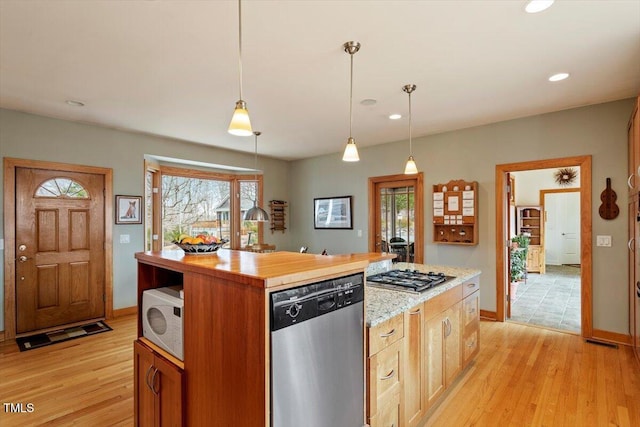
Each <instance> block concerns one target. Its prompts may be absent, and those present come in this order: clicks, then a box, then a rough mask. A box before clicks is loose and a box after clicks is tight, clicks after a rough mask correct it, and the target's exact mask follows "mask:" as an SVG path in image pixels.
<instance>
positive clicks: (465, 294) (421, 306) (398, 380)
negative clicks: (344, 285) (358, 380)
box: [366, 262, 480, 427]
mask: <svg viewBox="0 0 640 427" xmlns="http://www.w3.org/2000/svg"><path fill="white" fill-rule="evenodd" d="M378 264H380V266H379V267H378V266H376V265H372V266H371V267H370V268H369V269H368V270H369V271H368V272H369V273H371V274H374V273H377V272H378V271H380V270H384V268H390V267H391V266H390V265H388V264H387V263H386V262H380V263H378ZM392 268H394V269H398V270H417V271H420V272H425V273H426V272H431V271H433V272H438V273H444V274H445V275H447V276H452V277H454V279H451V280H449V281H447V282H445V283H443V284H441V285H437V286H435V287H434V288H431V289H428V290H426V291H423V292H421V293H410V292H403V291H396V290H388V289H381V288H378V287H374V286H373V285H371V284H370V285H368V286H367V295H366V301H367V304H366V322H367V335H368V341H367V342H368V346H367V367H368V375H369V376H368V383H367V389H368V405H367V420H368V422H369V424H370V425H371V426H372V427H377V426H388V425H396V426H408V427H413V426H418V425H421V424H422V423H423V422H424V420H425V419H426V418H428V416H429V415H430V413H431V412H432V411H433V409H434V408H436V407H437V405H438V404H439V403H440V402H441V401H442V400H443V398H444V396H445V393H446V391H447V390H448V389H449V388H450V386H451V385H452V384H453V383H454V382H455V381H456V380H457V379H458V378H460V376H461V375H462V374H463V373H464V369H465V368H466V367H467V366H469V364H470V363H471V361H472V360H473V358H474V357H475V356H476V354H477V353H478V350H479V343H480V334H479V321H480V318H479V311H480V310H479V296H480V291H479V285H480V282H479V279H480V271H479V270H475V269H466V268H459V267H450V266H439V265H422V264H411V263H396V264H393V267H392Z"/></svg>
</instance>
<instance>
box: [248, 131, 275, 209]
mask: <svg viewBox="0 0 640 427" xmlns="http://www.w3.org/2000/svg"><path fill="white" fill-rule="evenodd" d="M261 133H262V132H258V131H255V132H253V134H254V135H255V136H256V138H255V155H254V169H255V171H256V175H255V182H256V194H255V198H254V199H253V207H252V208H251V209H249V210H248V211H246V212H245V213H244V218H243V219H244V220H245V221H260V222H266V221H269V214H268V213H267V212H266V211H265V210H264V209H262V208H261V207H260V206H258V203H257V199H258V136H259V135H260V134H261Z"/></svg>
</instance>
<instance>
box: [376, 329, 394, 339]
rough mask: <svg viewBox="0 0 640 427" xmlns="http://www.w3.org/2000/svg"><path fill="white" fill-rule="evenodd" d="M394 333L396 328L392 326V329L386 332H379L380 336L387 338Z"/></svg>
mask: <svg viewBox="0 0 640 427" xmlns="http://www.w3.org/2000/svg"><path fill="white" fill-rule="evenodd" d="M395 333H396V328H393V329H392V330H390V331H389V332H387V333H386V334H380V338H389V337H390V336H393V335H395Z"/></svg>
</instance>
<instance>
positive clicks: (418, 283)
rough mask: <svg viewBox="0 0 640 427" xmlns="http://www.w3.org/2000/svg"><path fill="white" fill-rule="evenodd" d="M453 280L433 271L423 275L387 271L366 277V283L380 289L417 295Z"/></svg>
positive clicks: (410, 271) (404, 271) (412, 272)
mask: <svg viewBox="0 0 640 427" xmlns="http://www.w3.org/2000/svg"><path fill="white" fill-rule="evenodd" d="M454 278H455V277H452V276H445V274H444V273H435V272H433V271H430V272H428V273H424V272H422V271H418V270H389V271H385V272H383V273H378V274H374V275H371V276H368V277H367V283H368V284H369V285H371V286H378V287H381V288H387V289H395V290H400V291H406V292H414V293H419V292H422V291H426V290H427V289H431V288H433V287H434V286H438V285H441V284H443V283H445V282H447V281H449V280H451V279H454Z"/></svg>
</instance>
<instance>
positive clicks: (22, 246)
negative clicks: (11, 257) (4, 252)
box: [18, 245, 27, 252]
mask: <svg viewBox="0 0 640 427" xmlns="http://www.w3.org/2000/svg"><path fill="white" fill-rule="evenodd" d="M18 250H19V251H20V252H24V251H26V250H27V245H20V246H18Z"/></svg>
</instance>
